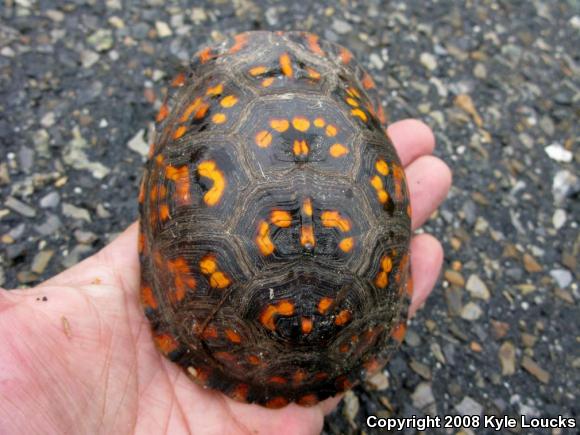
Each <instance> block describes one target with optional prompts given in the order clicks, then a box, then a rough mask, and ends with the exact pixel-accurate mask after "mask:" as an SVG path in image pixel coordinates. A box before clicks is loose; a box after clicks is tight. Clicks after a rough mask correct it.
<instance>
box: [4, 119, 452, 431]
mask: <svg viewBox="0 0 580 435" xmlns="http://www.w3.org/2000/svg"><path fill="white" fill-rule="evenodd" d="M421 129H422V130H421ZM389 134H390V135H391V137H392V138H393V140H394V142H395V144H396V145H397V147H398V151H399V154H400V155H401V158H402V160H403V163H404V164H405V165H406V166H407V165H408V166H407V168H406V171H407V177H408V179H409V185H410V189H411V197H412V203H413V207H414V218H413V226H414V227H417V226H418V225H420V224H421V223H422V221H424V220H425V219H426V218H427V216H428V215H429V214H430V213H431V211H432V210H433V209H435V208H436V206H437V205H438V203H439V202H440V201H441V200H442V199H443V197H444V196H445V194H446V192H447V189H448V187H449V182H450V177H449V173H448V170H447V168H446V167H445V165H444V164H443V163H442V162H440V161H439V160H437V159H435V158H433V157H429V156H423V157H420V156H421V155H423V154H427V153H428V152H430V150H431V149H432V146H433V144H432V137H431V136H430V132H428V131H427V130H425V127H422V126H421V125H419V124H418V123H416V122H413V121H406V122H401V123H398V124H394V125H393V126H392V127H391V128H390V129H389ZM410 135H411V136H410ZM410 137H411V139H409V138H410ZM401 145H407V147H406V148H405V149H402V148H401ZM425 159H427V161H426V160H425ZM411 162H413V164H410V163H411ZM427 164H428V165H430V169H431V171H427V172H425V171H424V169H425V168H423V167H421V165H423V166H425V165H427ZM413 166H415V169H414V171H413ZM437 169H438V171H437ZM433 170H435V171H433ZM433 172H435V173H437V172H438V175H437V174H434V173H433ZM421 181H428V182H430V183H432V187H429V189H430V191H429V195H427V194H426V193H425V191H424V190H422V189H424V187H423V188H421V187H420V186H421V184H422V183H421ZM423 185H424V183H423ZM414 186H415V187H414ZM414 189H415V190H414ZM136 233H137V227H136V225H135V224H134V225H132V226H131V227H130V228H129V229H128V230H127V231H125V232H124V233H123V234H122V235H121V236H120V237H119V238H117V239H116V240H115V241H114V242H113V243H111V244H110V245H109V246H107V247H106V248H105V249H103V250H102V251H101V252H99V253H98V254H96V255H94V256H93V257H91V258H89V259H87V260H85V261H83V262H82V263H80V264H78V265H76V266H75V267H73V268H71V269H69V270H67V271H65V272H63V273H61V274H60V275H58V276H56V277H54V278H52V279H50V280H48V281H46V282H45V283H43V284H41V285H40V286H38V287H36V288H34V289H27V290H14V291H11V292H7V291H4V290H0V342H1V343H3V345H2V354H1V355H0V397H2V398H3V399H2V400H1V401H0V433H59V434H60V433H91V434H92V433H128V432H138V433H171V434H173V433H188V432H189V433H191V432H194V433H249V432H251V433H292V434H301V433H315V432H317V431H319V430H320V428H321V427H322V422H323V417H324V414H325V413H326V412H329V411H330V410H331V409H332V408H333V407H334V406H335V405H336V403H337V402H338V399H329V400H327V401H325V402H323V403H321V404H319V405H317V406H314V407H311V408H303V407H299V406H296V405H293V404H292V405H290V406H287V407H285V408H282V409H280V410H268V409H265V408H262V407H259V406H254V405H246V404H241V403H238V402H235V401H233V400H231V399H229V398H227V397H225V396H223V395H222V394H220V393H218V392H215V391H210V390H205V389H203V388H201V387H198V386H197V385H195V384H193V383H192V382H191V381H190V380H189V379H188V378H187V376H186V375H185V374H184V373H183V372H182V371H181V369H179V368H178V367H177V366H176V365H174V364H172V363H171V362H169V361H168V360H166V359H165V358H164V357H162V356H161V354H159V352H158V351H157V350H156V349H155V347H154V345H153V341H152V340H151V333H150V330H149V324H148V322H147V320H146V318H145V317H144V315H143V313H142V310H141V307H140V305H139V301H138V297H137V292H138V288H139V264H138V259H137V253H136V245H137V243H136V236H137V234H136ZM412 252H413V257H412V265H413V279H414V281H415V288H416V291H415V294H414V297H413V305H412V310H413V311H414V310H415V309H416V308H417V306H418V305H420V304H421V303H422V302H423V301H424V300H425V298H426V297H427V295H428V293H429V291H430V289H431V288H432V286H433V284H434V281H435V279H436V276H437V271H438V270H439V267H440V264H441V259H442V252H441V247H440V245H439V244H438V242H437V241H436V240H435V239H433V238H432V237H430V236H427V235H422V236H417V237H415V239H414V240H413V243H412ZM44 297H46V298H47V300H46V301H44V300H43V298H44Z"/></svg>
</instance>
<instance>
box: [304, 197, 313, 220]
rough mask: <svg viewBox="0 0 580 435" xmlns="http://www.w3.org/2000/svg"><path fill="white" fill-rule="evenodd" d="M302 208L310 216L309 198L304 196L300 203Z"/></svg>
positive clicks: (310, 201) (310, 203) (310, 202)
mask: <svg viewBox="0 0 580 435" xmlns="http://www.w3.org/2000/svg"><path fill="white" fill-rule="evenodd" d="M302 210H304V213H305V214H306V216H312V200H311V199H310V198H306V199H305V200H304V202H303V203H302Z"/></svg>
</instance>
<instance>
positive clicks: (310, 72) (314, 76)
mask: <svg viewBox="0 0 580 435" xmlns="http://www.w3.org/2000/svg"><path fill="white" fill-rule="evenodd" d="M306 72H307V73H308V77H310V78H311V79H313V80H318V79H320V73H319V72H318V71H316V70H315V69H314V68H306Z"/></svg>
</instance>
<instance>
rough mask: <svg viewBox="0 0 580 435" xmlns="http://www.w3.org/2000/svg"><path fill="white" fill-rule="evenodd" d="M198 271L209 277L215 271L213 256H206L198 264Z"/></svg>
mask: <svg viewBox="0 0 580 435" xmlns="http://www.w3.org/2000/svg"><path fill="white" fill-rule="evenodd" d="M199 269H200V270H201V273H203V274H204V275H210V274H212V273H214V272H215V271H216V270H217V261H216V259H215V255H213V254H207V255H205V256H204V257H203V258H202V259H201V260H200V262H199Z"/></svg>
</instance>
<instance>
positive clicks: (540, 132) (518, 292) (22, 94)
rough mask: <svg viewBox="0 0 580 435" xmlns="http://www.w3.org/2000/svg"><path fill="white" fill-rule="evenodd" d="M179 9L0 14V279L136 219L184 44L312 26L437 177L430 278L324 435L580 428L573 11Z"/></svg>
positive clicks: (30, 278) (302, 5)
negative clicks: (430, 162) (350, 60)
mask: <svg viewBox="0 0 580 435" xmlns="http://www.w3.org/2000/svg"><path fill="white" fill-rule="evenodd" d="M186 3H187V2H182V1H174V2H163V1H161V0H149V1H145V2H121V1H120V0H109V1H106V2H95V1H75V2H66V3H65V2H45V1H42V2H39V1H33V0H18V1H16V0H8V1H6V2H4V5H3V6H2V7H1V8H0V150H1V153H0V199H1V201H0V285H1V286H3V287H6V288H13V287H20V286H32V285H34V284H36V283H38V282H40V281H42V280H43V279H45V278H47V277H49V276H52V275H54V274H55V273H57V272H59V271H61V270H63V269H64V268H66V267H68V266H70V265H72V264H75V263H76V262H78V261H79V260H80V259H82V258H85V257H86V256H88V255H91V254H92V253H94V252H96V251H97V250H98V249H99V248H101V247H102V246H104V245H105V244H106V243H107V242H108V241H109V240H110V239H111V238H113V237H114V236H115V235H116V234H117V233H118V232H120V231H122V230H123V229H124V228H125V227H126V226H128V225H129V223H131V222H132V221H134V220H135V219H136V218H137V200H136V198H137V193H138V183H139V179H140V173H141V168H142V164H143V161H144V158H145V157H144V155H145V154H146V149H147V143H148V142H147V136H148V131H149V128H150V126H151V123H152V120H153V118H154V115H155V113H156V111H157V109H158V107H159V105H160V104H161V99H162V96H163V92H164V90H165V89H166V88H167V86H168V81H169V79H170V78H171V76H172V75H173V74H174V73H175V72H176V71H177V70H178V69H179V67H180V66H182V65H186V64H187V62H188V60H189V59H190V56H191V55H192V54H193V53H194V52H195V51H197V49H198V48H200V47H201V46H203V45H204V44H206V43H209V42H216V41H221V40H223V38H224V37H226V36H230V35H233V34H235V33H238V32H240V31H244V30H252V29H283V30H289V29H304V30H309V31H312V32H315V33H318V34H320V35H321V36H322V37H324V38H326V39H329V40H332V41H336V42H339V43H341V44H343V45H345V46H347V47H349V48H350V49H351V50H352V51H353V52H354V53H355V55H356V57H357V58H358V59H359V60H360V61H361V62H362V63H363V64H364V65H365V66H366V67H367V68H368V69H369V71H370V72H371V73H372V75H373V76H374V77H375V79H376V81H377V83H378V84H379V85H380V87H381V89H382V96H383V97H384V101H385V103H386V105H387V107H388V112H389V114H390V117H391V119H393V120H397V119H403V118H408V117H415V118H419V119H422V120H424V121H425V122H426V123H428V124H429V125H430V126H431V127H432V128H433V130H434V131H435V133H436V137H437V142H438V145H437V149H436V155H438V156H439V157H441V158H442V159H443V160H445V161H446V162H447V163H448V164H449V165H450V166H451V167H452V169H453V172H454V186H453V188H452V190H451V192H450V195H449V197H448V199H447V201H446V202H445V203H444V204H443V206H442V207H441V208H440V209H439V211H438V212H436V213H435V214H434V215H433V216H432V217H431V219H430V220H429V222H428V223H427V224H426V225H425V226H424V230H425V231H428V232H430V233H433V234H435V235H436V236H437V237H439V238H440V240H441V241H442V243H443V245H444V247H445V251H446V258H445V264H444V271H443V273H442V277H441V280H440V281H439V282H438V284H437V287H436V289H435V291H434V293H433V296H432V297H431V299H430V300H429V303H428V305H427V306H426V307H425V309H423V310H422V311H420V312H419V314H418V315H417V316H416V318H415V319H414V320H413V321H412V323H411V326H410V331H409V334H408V336H407V338H406V340H405V343H404V345H403V348H402V350H401V351H400V352H399V353H398V354H397V355H396V356H395V357H394V358H393V360H392V361H391V363H390V364H389V365H388V367H387V368H386V370H385V371H384V373H382V374H381V375H379V376H377V377H376V378H373V380H372V381H371V382H370V383H369V384H368V385H365V386H362V387H357V388H356V389H355V390H354V391H353V392H351V393H349V394H348V395H347V397H346V399H345V401H344V402H343V404H342V405H341V406H340V407H339V408H338V409H337V411H336V412H335V413H333V414H332V415H331V416H329V417H328V418H327V420H326V424H325V429H324V430H325V432H327V433H329V434H334V433H336V434H338V433H341V434H342V433H359V432H366V433H373V432H374V431H375V429H372V428H369V427H367V426H366V418H367V416H369V415H377V416H382V417H405V416H407V417H409V416H412V415H417V416H425V415H439V416H441V417H444V416H447V415H481V416H490V415H497V416H511V417H516V418H518V419H519V418H520V416H522V415H524V416H526V417H528V418H531V417H533V416H536V417H540V416H541V417H548V416H558V415H561V416H568V417H578V416H579V415H580V391H579V389H580V387H579V385H580V350H579V349H580V345H579V344H580V327H579V319H580V310H579V307H578V305H579V302H580V291H579V288H578V278H579V276H580V274H579V266H578V258H579V251H580V234H579V231H578V221H579V216H580V201H579V192H580V181H579V179H578V177H579V173H580V171H579V165H578V163H579V161H580V149H579V146H578V145H579V136H580V135H579V132H580V127H579V126H580V123H579V115H580V110H579V108H580V104H579V102H580V65H579V61H580V59H579V54H580V53H579V49H578V47H580V36H579V35H580V6H579V4H578V2H577V1H573V0H570V1H553V2H545V1H539V0H536V1H492V0H490V1H478V2H472V1H468V2H453V1H419V0H412V1H392V2H384V3H383V2H379V1H359V2H346V1H340V2H332V1H329V0H325V1H320V2H281V1H272V2H267V1H263V0H254V1H252V0H236V1H234V2H228V1H223V0H216V1H201V2H195V6H192V5H191V4H186ZM518 422H520V420H518ZM459 431H460V429H459V428H455V429H438V430H436V431H435V432H441V433H457V432H459ZM510 431H511V432H514V433H530V432H534V430H529V429H525V428H521V427H520V425H518V426H517V427H516V428H512V429H510ZM406 432H407V433H415V432H416V430H415V429H408V430H407V431H406ZM428 432H432V431H428ZM472 432H473V433H488V432H489V433H491V429H485V428H482V427H480V428H471V429H469V428H464V429H463V432H462V433H472ZM539 432H542V433H566V430H563V431H558V430H555V431H554V430H549V429H546V430H543V431H539Z"/></svg>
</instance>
